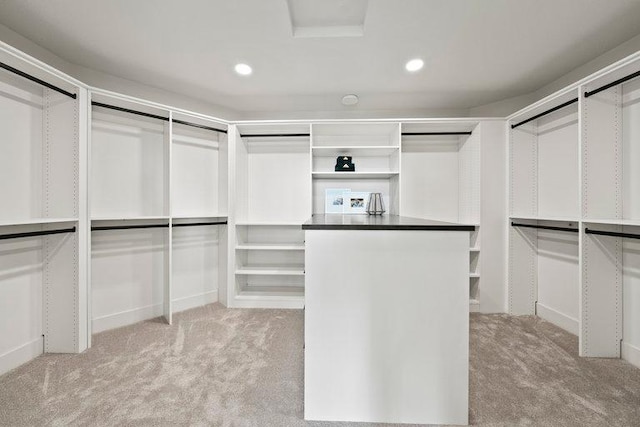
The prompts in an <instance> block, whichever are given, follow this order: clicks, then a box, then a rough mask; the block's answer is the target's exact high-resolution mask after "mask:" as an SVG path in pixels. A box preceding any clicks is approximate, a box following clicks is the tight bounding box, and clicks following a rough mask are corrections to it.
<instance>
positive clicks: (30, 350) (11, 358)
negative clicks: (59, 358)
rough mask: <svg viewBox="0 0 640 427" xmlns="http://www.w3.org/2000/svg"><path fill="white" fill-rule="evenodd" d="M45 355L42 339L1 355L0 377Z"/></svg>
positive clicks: (39, 338)
mask: <svg viewBox="0 0 640 427" xmlns="http://www.w3.org/2000/svg"><path fill="white" fill-rule="evenodd" d="M42 353H44V343H43V339H42V337H38V338H36V339H34V340H33V341H29V342H28V343H26V344H23V345H21V346H19V347H16V348H14V349H11V350H9V351H8V352H6V353H4V354H1V355H0V375H2V374H4V373H5V372H9V371H10V370H12V369H14V368H17V367H18V366H20V365H22V364H24V363H27V362H28V361H30V360H33V359H35V358H36V357H38V356H40V355H41V354H42Z"/></svg>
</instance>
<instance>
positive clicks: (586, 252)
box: [508, 59, 640, 366]
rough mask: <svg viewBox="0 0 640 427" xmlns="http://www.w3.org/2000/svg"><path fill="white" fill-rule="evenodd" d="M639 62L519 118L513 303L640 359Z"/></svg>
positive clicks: (606, 352) (512, 144)
mask: <svg viewBox="0 0 640 427" xmlns="http://www.w3.org/2000/svg"><path fill="white" fill-rule="evenodd" d="M639 69H640V61H639V60H638V59H626V60H623V61H621V62H620V63H618V64H616V65H615V66H612V67H609V69H607V70H604V71H601V72H599V73H596V74H595V75H594V76H591V77H589V78H587V79H585V80H584V81H582V82H580V84H576V85H574V86H572V87H569V88H567V89H565V90H562V91H560V92H558V93H557V94H555V95H553V96H550V97H548V98H547V99H545V100H544V101H542V102H540V103H538V104H536V105H535V106H533V107H531V108H527V109H525V110H523V112H521V113H518V114H516V115H514V116H513V117H511V118H510V120H509V123H510V138H509V151H510V155H509V161H510V168H509V169H510V186H509V193H510V233H509V281H508V287H509V312H510V313H512V314H536V313H537V314H538V315H539V316H541V317H543V318H545V319H547V320H550V321H551V322H553V323H555V324H557V325H558V326H561V327H563V328H564V329H567V330H569V331H571V332H573V333H575V334H577V335H578V336H579V351H580V355H581V356H587V357H621V356H622V357H623V358H625V359H627V360H629V361H631V362H632V363H634V364H636V365H638V366H640V327H639V326H638V325H640V315H639V314H638V313H640V279H639V278H640V240H639V239H640V169H639V168H638V165H639V164H640V144H638V142H639V140H640V127H639V126H638V123H639V122H640V79H638V78H637V77H638V76H639V75H640V72H638V70H639Z"/></svg>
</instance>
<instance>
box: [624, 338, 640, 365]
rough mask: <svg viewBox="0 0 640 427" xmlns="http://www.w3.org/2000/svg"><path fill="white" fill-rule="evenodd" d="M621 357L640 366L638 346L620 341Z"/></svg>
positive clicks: (639, 349) (639, 348)
mask: <svg viewBox="0 0 640 427" xmlns="http://www.w3.org/2000/svg"><path fill="white" fill-rule="evenodd" d="M622 358H623V359H624V360H626V361H627V362H629V363H631V364H632V365H634V366H636V367H638V368H640V347H636V346H633V345H631V344H629V343H626V342H624V341H622Z"/></svg>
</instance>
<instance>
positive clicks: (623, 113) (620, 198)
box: [580, 60, 640, 366]
mask: <svg viewBox="0 0 640 427" xmlns="http://www.w3.org/2000/svg"><path fill="white" fill-rule="evenodd" d="M639 70H640V61H637V60H636V61H633V62H630V63H628V64H626V65H625V66H622V67H619V68H617V69H615V70H614V71H612V72H610V73H607V74H606V75H603V76H602V77H600V78H598V79H595V80H593V81H591V82H589V83H588V84H587V85H585V86H584V87H582V88H581V100H582V102H583V108H582V110H583V111H582V120H583V126H582V135H583V136H582V165H583V166H582V180H583V198H582V215H583V218H584V219H583V224H582V225H583V226H582V227H581V238H582V253H581V255H582V259H583V263H582V272H581V273H582V292H581V298H582V315H581V330H580V333H581V336H580V338H581V339H580V354H581V355H582V356H590V357H620V356H622V357H623V358H624V359H626V360H629V361H631V362H632V363H634V364H635V365H636V366H640V240H638V237H639V235H640V167H638V165H640V126H639V123H640V78H638V76H639V75H640V71H639Z"/></svg>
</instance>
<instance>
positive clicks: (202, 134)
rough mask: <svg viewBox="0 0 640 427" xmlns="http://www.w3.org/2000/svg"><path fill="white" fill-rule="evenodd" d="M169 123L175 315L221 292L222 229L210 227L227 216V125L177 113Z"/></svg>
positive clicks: (224, 240)
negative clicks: (170, 123)
mask: <svg viewBox="0 0 640 427" xmlns="http://www.w3.org/2000/svg"><path fill="white" fill-rule="evenodd" d="M172 119H173V122H172V127H171V142H172V144H171V223H172V240H171V245H172V246H171V251H172V252H171V253H172V258H171V304H172V312H173V313H176V312H179V311H183V310H186V309H188V308H192V307H196V306H200V305H204V304H208V303H212V302H216V301H218V298H219V293H223V292H224V291H225V290H226V282H227V245H228V241H227V227H226V226H225V225H215V224H217V223H220V222H226V221H227V216H228V206H229V190H228V188H229V185H228V183H229V179H228V175H229V144H228V141H227V134H226V125H223V124H221V123H218V122H213V121H210V120H204V119H202V118H198V117H193V116H189V115H185V114H180V113H177V112H172ZM218 130H219V131H218ZM187 224H190V225H187ZM194 224H195V225H194ZM210 224H213V225H210Z"/></svg>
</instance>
